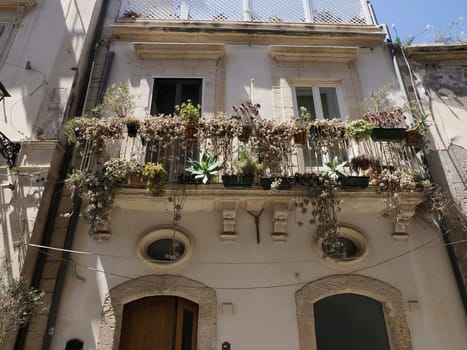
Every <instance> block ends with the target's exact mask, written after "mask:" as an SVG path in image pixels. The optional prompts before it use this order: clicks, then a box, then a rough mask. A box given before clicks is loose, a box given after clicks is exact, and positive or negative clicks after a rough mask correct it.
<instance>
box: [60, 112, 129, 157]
mask: <svg viewBox="0 0 467 350" xmlns="http://www.w3.org/2000/svg"><path fill="white" fill-rule="evenodd" d="M122 131H123V123H122V121H121V120H120V119H118V118H100V119H98V118H94V117H89V116H87V115H85V116H81V117H75V118H73V119H70V120H68V121H67V122H66V123H65V136H66V138H67V140H68V142H69V143H70V144H73V143H75V144H84V143H87V144H88V145H89V147H90V149H91V150H92V151H94V152H97V151H102V150H103V148H104V146H105V143H106V141H108V140H114V139H119V138H121V137H122Z"/></svg>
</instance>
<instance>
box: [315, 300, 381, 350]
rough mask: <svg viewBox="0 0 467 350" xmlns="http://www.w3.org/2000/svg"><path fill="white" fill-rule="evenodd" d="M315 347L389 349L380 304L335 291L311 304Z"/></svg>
mask: <svg viewBox="0 0 467 350" xmlns="http://www.w3.org/2000/svg"><path fill="white" fill-rule="evenodd" d="M313 312H314V316H315V333H316V347H317V349H318V350H333V349H347V350H374V349H378V350H389V349H390V347H389V340H388V334H387V330H386V321H385V319H384V311H383V306H382V305H381V303H380V302H378V301H377V300H374V299H372V298H368V297H366V296H363V295H358V294H351V293H345V294H336V295H331V296H329V297H326V298H323V299H321V300H319V301H317V302H316V303H314V305H313Z"/></svg>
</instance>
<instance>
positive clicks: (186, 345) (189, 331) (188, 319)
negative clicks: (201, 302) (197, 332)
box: [182, 309, 193, 350]
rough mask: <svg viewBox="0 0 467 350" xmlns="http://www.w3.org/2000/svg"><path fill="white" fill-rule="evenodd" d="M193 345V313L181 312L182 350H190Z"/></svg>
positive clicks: (188, 311)
mask: <svg viewBox="0 0 467 350" xmlns="http://www.w3.org/2000/svg"><path fill="white" fill-rule="evenodd" d="M192 343H193V312H191V311H190V310H186V309H184V310H183V326H182V350H191V344H192Z"/></svg>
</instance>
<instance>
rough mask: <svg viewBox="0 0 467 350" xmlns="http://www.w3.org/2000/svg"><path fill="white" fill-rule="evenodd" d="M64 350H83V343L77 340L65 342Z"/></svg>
mask: <svg viewBox="0 0 467 350" xmlns="http://www.w3.org/2000/svg"><path fill="white" fill-rule="evenodd" d="M65 350H83V342H82V341H81V340H79V339H71V340H68V341H67V342H66V346H65Z"/></svg>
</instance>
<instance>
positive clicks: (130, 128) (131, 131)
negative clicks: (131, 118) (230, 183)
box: [126, 124, 139, 137]
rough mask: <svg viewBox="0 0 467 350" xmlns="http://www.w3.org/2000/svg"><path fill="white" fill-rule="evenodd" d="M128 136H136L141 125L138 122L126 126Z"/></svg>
mask: <svg viewBox="0 0 467 350" xmlns="http://www.w3.org/2000/svg"><path fill="white" fill-rule="evenodd" d="M126 129H127V132H128V137H136V134H137V133H138V129H139V126H138V125H136V124H127V126H126Z"/></svg>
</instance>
